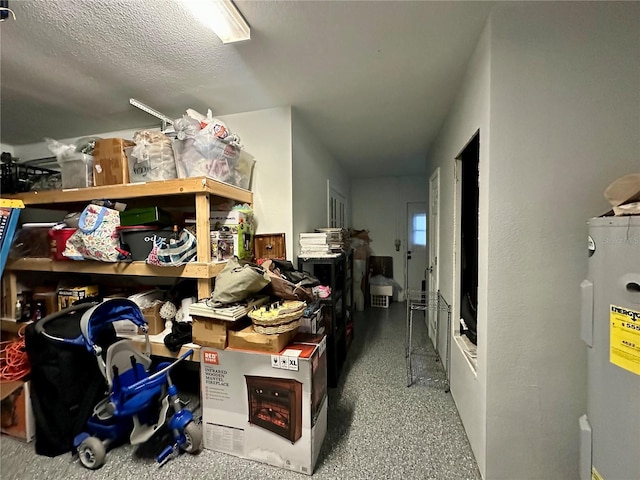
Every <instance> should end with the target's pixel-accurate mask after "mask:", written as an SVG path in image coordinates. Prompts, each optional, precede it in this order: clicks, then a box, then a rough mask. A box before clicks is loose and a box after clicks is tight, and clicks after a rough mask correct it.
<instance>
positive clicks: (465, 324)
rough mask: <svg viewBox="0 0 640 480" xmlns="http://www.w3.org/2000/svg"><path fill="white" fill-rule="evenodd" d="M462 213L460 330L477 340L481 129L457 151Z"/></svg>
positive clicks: (474, 342) (473, 340) (461, 332)
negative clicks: (459, 168) (460, 168)
mask: <svg viewBox="0 0 640 480" xmlns="http://www.w3.org/2000/svg"><path fill="white" fill-rule="evenodd" d="M459 159H460V163H461V164H462V175H461V182H462V185H461V190H462V198H461V205H460V207H461V215H460V224H461V225H460V236H461V241H460V246H461V252H460V254H461V255H460V259H461V271H460V317H461V319H460V334H461V335H466V336H467V337H468V338H469V340H470V341H471V342H472V343H473V344H477V342H478V204H479V197H480V187H479V182H478V177H479V163H480V132H477V133H476V134H475V135H474V137H473V138H472V139H471V141H470V142H469V143H468V144H467V146H466V147H465V148H464V150H463V151H462V153H461V154H460V157H459Z"/></svg>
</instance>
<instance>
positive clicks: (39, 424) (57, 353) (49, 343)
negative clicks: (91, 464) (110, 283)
mask: <svg viewBox="0 0 640 480" xmlns="http://www.w3.org/2000/svg"><path fill="white" fill-rule="evenodd" d="M91 305H93V304H85V305H79V306H77V307H71V308H69V309H66V310H63V311H61V312H56V313H54V314H52V315H48V316H47V317H45V318H44V319H42V320H39V321H38V322H36V323H32V324H29V325H28V326H27V328H26V332H25V347H26V351H27V355H28V357H29V362H30V363H31V404H32V406H33V414H34V417H35V424H36V438H35V451H36V453H37V454H39V455H45V456H48V457H54V456H57V455H61V454H63V453H66V452H69V451H71V450H72V449H73V439H74V437H75V436H76V435H78V434H79V433H81V432H83V431H84V429H85V425H86V422H87V420H88V419H89V417H91V415H92V413H93V408H94V407H95V406H96V404H97V403H98V402H99V401H100V400H102V399H103V398H104V396H105V393H106V389H107V385H106V382H105V379H104V376H103V375H102V373H101V372H100V369H99V367H98V362H97V359H96V357H95V356H94V354H93V353H91V352H89V351H88V350H87V348H86V347H85V345H84V344H82V345H71V344H67V343H61V342H57V341H55V340H52V339H50V338H48V337H47V336H45V335H43V334H42V333H40V332H38V329H37V327H36V325H37V324H38V323H40V322H42V321H43V320H48V321H47V322H46V326H45V327H44V329H45V331H46V332H47V333H48V334H49V335H53V336H55V337H60V338H66V339H74V338H78V337H79V336H80V334H81V332H80V319H81V318H82V314H83V312H84V311H85V310H86V308H88V307H90V306H91ZM78 307H80V308H78ZM52 318H53V319H52ZM99 337H100V342H99V344H100V345H103V346H106V345H110V344H111V343H113V342H114V341H115V340H116V335H115V332H114V330H113V326H112V325H111V324H109V325H107V326H106V327H105V328H104V329H103V331H102V332H100V333H99ZM104 350H105V351H106V347H105V348H104Z"/></svg>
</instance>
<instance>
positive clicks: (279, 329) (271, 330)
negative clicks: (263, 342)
mask: <svg viewBox="0 0 640 480" xmlns="http://www.w3.org/2000/svg"><path fill="white" fill-rule="evenodd" d="M300 318H301V317H298V318H297V319H295V320H293V321H291V322H289V323H283V324H281V325H271V326H268V327H265V326H263V325H257V324H255V323H254V324H253V330H254V331H255V332H256V333H264V334H266V335H275V334H277V333H285V332H290V331H291V330H295V329H296V328H298V327H299V326H300Z"/></svg>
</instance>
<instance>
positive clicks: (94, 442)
mask: <svg viewBox="0 0 640 480" xmlns="http://www.w3.org/2000/svg"><path fill="white" fill-rule="evenodd" d="M78 455H79V457H80V463H82V465H84V466H85V467H87V468H88V469H90V470H96V469H98V468H100V467H101V466H102V465H104V461H105V459H106V458H107V451H106V450H105V448H104V445H103V444H102V442H101V441H100V439H99V438H97V437H87V438H85V439H84V440H83V441H82V443H81V444H80V445H79V446H78Z"/></svg>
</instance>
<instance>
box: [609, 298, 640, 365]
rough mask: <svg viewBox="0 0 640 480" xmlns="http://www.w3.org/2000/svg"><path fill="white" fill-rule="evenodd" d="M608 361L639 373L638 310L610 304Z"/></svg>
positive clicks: (639, 317) (639, 314) (639, 338)
mask: <svg viewBox="0 0 640 480" xmlns="http://www.w3.org/2000/svg"><path fill="white" fill-rule="evenodd" d="M609 322H610V324H611V330H610V335H609V340H610V342H609V347H610V348H609V361H610V362H611V363H613V364H614V365H617V366H619V367H620V368H624V369H625V370H629V371H630V372H633V373H635V374H636V375H640V312H639V311H637V310H631V309H629V308H624V307H618V306H616V305H611V306H610V310H609Z"/></svg>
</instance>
